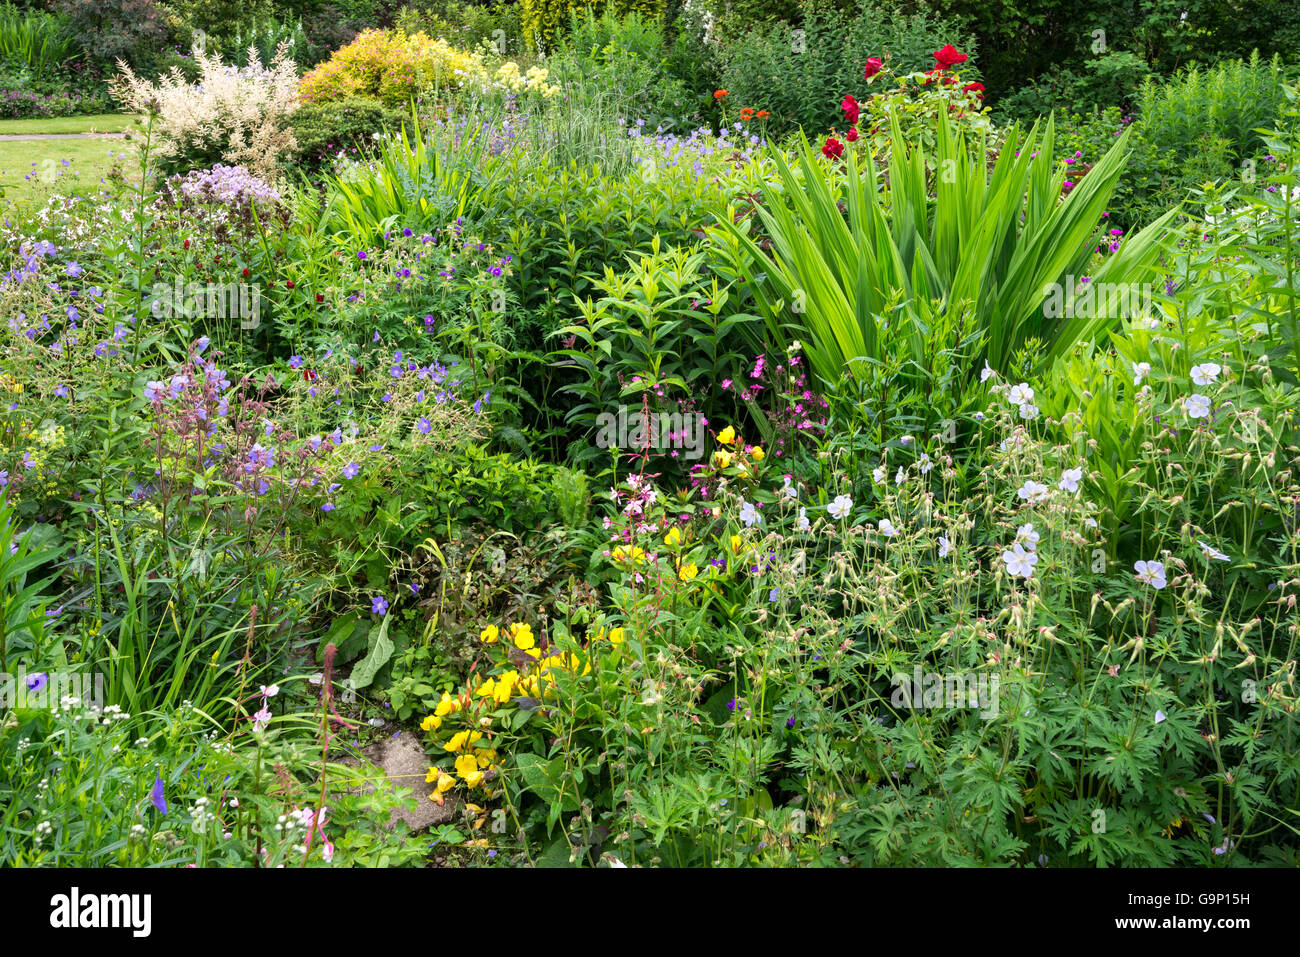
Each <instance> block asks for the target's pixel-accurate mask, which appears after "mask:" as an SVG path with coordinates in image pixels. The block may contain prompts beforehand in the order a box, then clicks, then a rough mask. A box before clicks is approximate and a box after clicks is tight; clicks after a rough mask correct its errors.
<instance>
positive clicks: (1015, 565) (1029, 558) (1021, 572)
mask: <svg viewBox="0 0 1300 957" xmlns="http://www.w3.org/2000/svg"><path fill="white" fill-rule="evenodd" d="M1002 561H1003V562H1004V563H1006V566H1007V574H1008V575H1011V576H1012V577H1019V578H1033V577H1034V566H1035V565H1037V564H1038V554H1037V553H1036V552H1033V551H1026V550H1025V546H1023V545H1021V544H1020V543H1019V542H1016V544H1014V545H1012V546H1011V547H1010V548H1009V549H1007V550H1006V551H1005V552H1003V553H1002Z"/></svg>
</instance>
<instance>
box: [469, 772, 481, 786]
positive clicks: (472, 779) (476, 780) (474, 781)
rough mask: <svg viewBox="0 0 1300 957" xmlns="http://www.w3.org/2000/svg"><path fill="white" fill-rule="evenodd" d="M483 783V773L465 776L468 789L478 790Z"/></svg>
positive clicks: (472, 773) (471, 773)
mask: <svg viewBox="0 0 1300 957" xmlns="http://www.w3.org/2000/svg"><path fill="white" fill-rule="evenodd" d="M482 783H483V772H482V771H471V772H469V774H467V775H465V786H466V787H471V788H476V787H478V786H479V785H480V784H482Z"/></svg>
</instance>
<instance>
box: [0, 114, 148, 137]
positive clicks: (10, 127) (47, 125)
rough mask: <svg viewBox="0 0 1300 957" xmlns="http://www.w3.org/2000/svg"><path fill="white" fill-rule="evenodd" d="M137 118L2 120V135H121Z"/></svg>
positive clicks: (72, 117)
mask: <svg viewBox="0 0 1300 957" xmlns="http://www.w3.org/2000/svg"><path fill="white" fill-rule="evenodd" d="M134 120H135V117H133V116H130V115H128V114H126V113H96V114H93V115H91V116H59V117H54V118H53V119H41V118H37V119H26V120H0V134H7V135H16V136H21V135H29V134H35V133H120V132H122V131H123V130H125V129H127V128H128V127H130V126H131V125H132V123H133V121H134Z"/></svg>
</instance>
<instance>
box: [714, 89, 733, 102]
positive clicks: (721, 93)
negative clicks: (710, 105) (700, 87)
mask: <svg viewBox="0 0 1300 957" xmlns="http://www.w3.org/2000/svg"><path fill="white" fill-rule="evenodd" d="M724 96H731V94H730V93H728V92H727V91H726V90H714V91H713V98H714V99H715V100H720V99H722V98H723V97H724Z"/></svg>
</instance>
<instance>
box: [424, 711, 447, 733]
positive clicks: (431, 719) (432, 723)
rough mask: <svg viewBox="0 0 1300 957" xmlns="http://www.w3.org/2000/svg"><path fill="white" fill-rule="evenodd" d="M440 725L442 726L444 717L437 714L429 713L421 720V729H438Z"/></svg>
mask: <svg viewBox="0 0 1300 957" xmlns="http://www.w3.org/2000/svg"><path fill="white" fill-rule="evenodd" d="M440 727H442V718H439V717H438V716H437V715H432V714H431V715H428V716H427V717H426V718H425V719H424V720H423V721H421V722H420V730H421V731H437V730H438V729H439V728H440Z"/></svg>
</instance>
